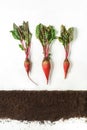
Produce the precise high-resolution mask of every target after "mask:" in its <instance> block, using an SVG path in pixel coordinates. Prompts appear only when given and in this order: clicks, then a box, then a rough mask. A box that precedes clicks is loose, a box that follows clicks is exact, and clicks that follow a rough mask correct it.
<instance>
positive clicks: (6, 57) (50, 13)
mask: <svg viewBox="0 0 87 130" xmlns="http://www.w3.org/2000/svg"><path fill="white" fill-rule="evenodd" d="M23 21H28V22H29V26H30V31H31V32H32V34H33V37H32V46H31V59H32V63H33V66H32V72H31V76H32V78H33V79H34V80H35V81H37V83H38V84H39V86H35V85H34V84H32V83H31V82H30V81H29V79H28V78H27V75H26V73H25V70H24V66H23V64H24V59H25V54H24V53H23V52H22V51H21V50H20V49H19V47H18V44H19V43H20V42H19V41H17V40H14V39H13V37H12V35H11V33H10V30H12V28H13V23H16V24H17V25H20V24H22V22H23ZM39 23H43V24H45V25H53V26H54V27H55V28H56V30H57V31H58V33H57V35H59V32H60V26H61V24H64V25H65V26H66V27H67V28H68V27H71V26H73V27H75V28H76V29H77V34H76V36H75V37H76V38H75V40H74V41H73V42H72V43H71V47H70V51H71V54H70V61H71V69H70V72H69V73H68V77H67V79H66V80H65V79H64V73H63V67H62V63H63V60H64V48H63V46H62V44H61V43H59V41H58V40H56V41H55V42H54V43H53V45H52V49H51V55H52V56H51V57H52V62H53V66H54V67H53V69H52V74H51V77H50V78H51V80H50V82H49V84H48V85H46V79H45V76H44V73H43V71H42V66H41V62H42V59H43V50H42V46H41V44H40V42H39V40H37V39H36V37H35V28H36V25H37V24H39ZM86 23H87V1H86V0H15V1H13V0H7V1H5V0H3V1H2V0H1V1H0V89H1V90H2V89H4V90H7V89H10V90H11V89H12V90H13V89H18V90H19V89H22V90H24V89H26V90H46V89H47V90H72V89H73V90H86V89H87V59H86V56H87V29H86Z"/></svg>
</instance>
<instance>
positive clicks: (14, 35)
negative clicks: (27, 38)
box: [10, 31, 20, 40]
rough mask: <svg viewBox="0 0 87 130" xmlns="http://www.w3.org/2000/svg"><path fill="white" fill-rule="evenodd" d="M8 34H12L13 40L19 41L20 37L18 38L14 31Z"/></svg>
mask: <svg viewBox="0 0 87 130" xmlns="http://www.w3.org/2000/svg"><path fill="white" fill-rule="evenodd" d="M10 32H11V33H12V36H13V37H14V39H16V40H20V37H19V35H18V34H17V32H16V31H10Z"/></svg>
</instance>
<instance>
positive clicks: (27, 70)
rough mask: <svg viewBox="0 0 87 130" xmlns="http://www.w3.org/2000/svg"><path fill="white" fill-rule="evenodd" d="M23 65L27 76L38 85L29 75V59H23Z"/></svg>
mask: <svg viewBox="0 0 87 130" xmlns="http://www.w3.org/2000/svg"><path fill="white" fill-rule="evenodd" d="M24 67H25V70H26V72H27V75H28V78H29V79H30V80H31V82H32V83H34V84H35V85H38V84H37V83H36V82H34V81H33V80H32V79H31V77H30V71H31V62H30V60H29V59H27V58H26V59H25V61H24Z"/></svg>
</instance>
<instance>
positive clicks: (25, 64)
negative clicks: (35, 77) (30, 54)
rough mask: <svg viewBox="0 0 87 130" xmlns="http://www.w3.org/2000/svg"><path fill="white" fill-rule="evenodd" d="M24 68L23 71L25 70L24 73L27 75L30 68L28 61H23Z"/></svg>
mask: <svg viewBox="0 0 87 130" xmlns="http://www.w3.org/2000/svg"><path fill="white" fill-rule="evenodd" d="M24 67H25V70H26V72H27V74H28V73H29V72H30V68H31V63H30V60H29V59H25V61H24Z"/></svg>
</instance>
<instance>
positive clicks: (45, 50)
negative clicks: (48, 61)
mask: <svg viewBox="0 0 87 130" xmlns="http://www.w3.org/2000/svg"><path fill="white" fill-rule="evenodd" d="M43 52H44V57H45V58H46V57H48V55H49V45H48V44H47V45H46V46H44V47H43Z"/></svg>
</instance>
